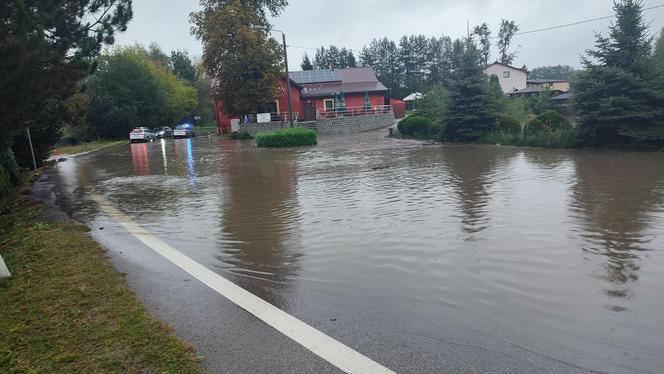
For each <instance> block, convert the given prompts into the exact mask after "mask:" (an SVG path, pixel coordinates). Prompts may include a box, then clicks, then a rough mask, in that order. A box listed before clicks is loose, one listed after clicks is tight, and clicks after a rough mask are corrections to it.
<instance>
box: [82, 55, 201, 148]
mask: <svg viewBox="0 0 664 374" xmlns="http://www.w3.org/2000/svg"><path fill="white" fill-rule="evenodd" d="M86 83H87V86H88V95H89V98H90V99H89V100H90V102H89V107H88V114H87V130H88V137H89V138H124V137H126V136H127V134H128V133H129V131H130V130H131V129H132V128H134V127H139V126H147V127H156V126H163V125H171V126H172V125H175V124H177V123H178V122H179V121H180V120H181V119H182V118H183V117H184V116H187V115H190V114H191V113H192V110H193V109H194V108H195V107H196V106H197V100H196V90H195V89H194V88H193V87H191V86H190V85H189V84H187V83H185V82H184V81H183V80H181V79H180V78H178V77H177V76H175V75H174V74H173V72H172V71H171V70H170V69H167V68H164V67H162V66H161V65H160V64H158V63H155V62H154V61H153V60H152V56H151V55H150V53H149V51H146V50H145V49H143V48H142V47H139V46H135V47H129V48H121V49H117V50H115V51H113V52H111V53H108V54H105V55H103V56H102V57H101V58H100V59H99V69H98V71H97V72H96V73H95V74H94V75H93V76H92V77H90V79H89V80H88V82H86Z"/></svg>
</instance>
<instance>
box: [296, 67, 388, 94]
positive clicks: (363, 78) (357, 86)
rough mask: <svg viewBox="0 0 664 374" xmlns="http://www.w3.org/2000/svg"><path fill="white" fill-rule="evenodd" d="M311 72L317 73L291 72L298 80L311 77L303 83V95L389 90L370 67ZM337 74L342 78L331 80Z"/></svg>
mask: <svg viewBox="0 0 664 374" xmlns="http://www.w3.org/2000/svg"><path fill="white" fill-rule="evenodd" d="M310 72H316V73H305V74H300V73H302V72H291V73H289V75H290V77H291V78H292V79H293V80H294V81H296V82H298V79H300V78H302V77H304V76H306V77H309V78H310V79H308V80H309V83H304V82H303V83H301V86H302V91H301V96H302V97H320V96H332V95H334V94H339V93H341V92H344V93H356V92H376V91H387V87H385V86H384V85H383V84H382V83H380V82H379V81H378V79H377V78H376V74H375V73H374V71H373V69H372V68H370V67H363V68H349V69H336V70H327V69H326V70H310ZM335 76H339V77H340V79H339V80H331V79H332V77H335ZM316 77H319V78H316ZM317 79H320V81H316V80H317ZM300 81H301V80H300ZM298 83H299V82H298Z"/></svg>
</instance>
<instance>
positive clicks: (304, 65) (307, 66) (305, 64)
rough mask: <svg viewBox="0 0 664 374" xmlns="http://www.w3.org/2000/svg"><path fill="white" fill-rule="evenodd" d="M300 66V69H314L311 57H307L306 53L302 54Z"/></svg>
mask: <svg viewBox="0 0 664 374" xmlns="http://www.w3.org/2000/svg"><path fill="white" fill-rule="evenodd" d="M300 68H301V69H302V70H314V65H313V64H312V63H311V59H309V56H308V55H307V54H306V53H305V54H304V58H303V59H302V63H301V64H300Z"/></svg>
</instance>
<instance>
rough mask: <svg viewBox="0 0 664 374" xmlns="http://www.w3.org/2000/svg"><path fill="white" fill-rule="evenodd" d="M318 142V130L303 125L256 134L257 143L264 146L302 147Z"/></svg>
mask: <svg viewBox="0 0 664 374" xmlns="http://www.w3.org/2000/svg"><path fill="white" fill-rule="evenodd" d="M316 144H318V142H317V141H316V132H315V131H314V130H309V129H305V128H302V127H296V128H292V129H286V130H283V131H271V132H263V133H259V134H258V135H256V145H257V146H259V147H264V148H283V147H302V146H306V145H316Z"/></svg>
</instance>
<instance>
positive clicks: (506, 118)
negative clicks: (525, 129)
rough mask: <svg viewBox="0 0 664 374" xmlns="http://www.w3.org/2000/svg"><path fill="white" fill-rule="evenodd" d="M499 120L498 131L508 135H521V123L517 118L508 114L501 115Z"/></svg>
mask: <svg viewBox="0 0 664 374" xmlns="http://www.w3.org/2000/svg"><path fill="white" fill-rule="evenodd" d="M497 120H498V131H500V132H504V133H507V134H520V133H521V123H519V120H518V119H517V118H515V117H512V116H510V115H508V114H499V115H498V118H497Z"/></svg>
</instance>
